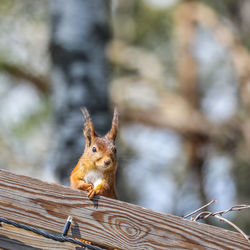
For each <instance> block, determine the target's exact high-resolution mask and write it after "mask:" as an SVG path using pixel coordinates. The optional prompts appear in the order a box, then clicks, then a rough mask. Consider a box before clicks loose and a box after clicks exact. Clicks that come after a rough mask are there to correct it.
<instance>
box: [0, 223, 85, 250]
mask: <svg viewBox="0 0 250 250" xmlns="http://www.w3.org/2000/svg"><path fill="white" fill-rule="evenodd" d="M0 245H1V247H2V248H3V249H18V250H37V249H43V250H46V249H47V250H51V249H60V250H64V249H65V250H75V249H76V247H77V246H78V245H75V244H72V243H69V242H56V241H54V240H50V239H46V238H44V237H42V236H40V235H37V234H34V233H32V232H29V231H26V230H23V229H19V228H16V227H14V226H11V225H7V224H4V223H3V225H2V227H1V229H0ZM78 249H83V248H78Z"/></svg>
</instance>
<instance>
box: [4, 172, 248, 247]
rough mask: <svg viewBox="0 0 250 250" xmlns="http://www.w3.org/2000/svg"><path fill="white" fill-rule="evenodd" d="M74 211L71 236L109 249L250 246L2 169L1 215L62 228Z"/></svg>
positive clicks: (227, 234) (206, 228) (232, 236)
mask: <svg viewBox="0 0 250 250" xmlns="http://www.w3.org/2000/svg"><path fill="white" fill-rule="evenodd" d="M68 215H71V216H72V217H73V225H72V226H71V229H70V232H69V236H70V235H73V236H74V237H77V238H82V239H85V240H88V241H91V242H92V243H93V244H96V245H98V246H103V247H106V248H119V249H250V245H249V244H248V242H247V241H246V240H245V239H244V238H243V237H242V236H241V235H240V234H238V233H235V232H232V231H228V230H224V229H221V228H217V227H214V226H210V225H205V224H201V223H198V222H192V221H189V220H185V219H183V218H180V217H177V216H174V215H170V214H163V213H157V212H154V211H151V210H149V209H145V208H142V207H139V206H136V205H133V204H128V203H125V202H122V201H118V200H112V199H108V198H106V197H100V198H99V199H98V200H94V201H90V200H89V199H88V198H87V195H86V193H85V192H83V191H78V190H73V189H71V188H69V187H64V186H60V185H56V184H48V183H45V182H42V181H40V180H37V179H34V178H30V177H25V176H20V175H15V174H13V173H10V172H7V171H3V170H0V216H1V217H5V218H8V219H11V220H15V221H17V222H21V223H25V224H29V225H31V226H35V227H39V228H41V229H46V230H50V231H54V232H58V233H60V232H62V230H63V226H64V224H65V221H66V219H67V217H68ZM0 235H3V234H2V229H1V227H0ZM0 247H1V242H0Z"/></svg>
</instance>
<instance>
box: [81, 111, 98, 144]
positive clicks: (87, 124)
mask: <svg viewBox="0 0 250 250" xmlns="http://www.w3.org/2000/svg"><path fill="white" fill-rule="evenodd" d="M81 110H82V114H83V122H84V128H83V135H84V137H85V139H86V143H87V144H88V146H90V145H91V143H92V141H93V139H94V137H95V129H94V125H93V122H92V120H91V118H90V115H89V112H88V110H87V109H86V108H85V107H81Z"/></svg>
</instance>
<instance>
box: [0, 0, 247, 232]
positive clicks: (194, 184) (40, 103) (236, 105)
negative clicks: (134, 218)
mask: <svg viewBox="0 0 250 250" xmlns="http://www.w3.org/2000/svg"><path fill="white" fill-rule="evenodd" d="M111 7H112V11H111V23H112V27H113V41H112V42H111V43H110V45H109V48H108V50H107V53H108V55H109V58H110V62H111V64H112V70H113V74H112V81H111V83H110V97H111V100H112V103H114V104H115V105H117V106H118V108H119V110H120V119H121V122H120V132H119V133H120V134H119V140H118V144H119V145H118V149H119V150H118V152H119V171H118V178H117V188H118V191H119V197H120V198H121V199H122V200H126V201H130V202H133V203H136V204H139V205H142V206H146V207H148V208H152V209H156V210H158V211H164V212H169V213H173V214H177V215H184V214H187V213H188V212H190V211H192V210H194V209H196V208H197V207H199V206H201V205H203V204H204V203H205V202H207V201H209V200H211V199H216V200H217V203H216V204H215V205H214V210H220V209H226V208H228V207H230V206H232V205H235V204H239V203H248V204H249V203H250V185H249V178H250V159H249V158H250V157H249V151H250V120H249V112H250V105H249V104H250V101H249V100H250V87H249V85H250V55H249V50H248V48H249V44H250V39H249V37H250V36H249V30H250V29H249V28H250V18H249V14H248V13H249V12H248V11H247V10H249V9H250V1H248V0H241V1H233V0H232V1H228V0H222V1H216V0H212V1H207V0H202V1H198V0H197V1H177V0H176V1H174V0H172V1H170V0H169V1H167V0H165V1H160V0H134V1H118V0H116V1H113V2H112V6H111ZM0 13H1V15H0V20H1V22H0V35H1V39H0V69H1V74H0V80H1V84H0V104H1V105H0V107H1V108H0V112H1V117H0V128H1V129H0V151H1V160H0V165H1V167H2V168H8V169H11V170H13V171H15V172H19V173H20V172H22V173H24V174H29V175H33V176H38V177H39V178H41V176H42V172H43V169H42V166H43V159H45V158H46V156H47V151H48V150H49V148H50V147H49V146H50V144H51V143H53V139H54V137H53V134H51V131H52V130H51V127H52V125H51V122H50V114H51V109H52V108H53V105H51V104H50V102H49V98H48V96H49V93H50V92H49V87H48V85H47V84H48V80H47V79H48V78H49V68H50V64H49V60H48V40H49V35H50V34H49V30H50V22H49V4H48V2H47V1H34V0H25V1H17V0H16V1H2V3H1V7H0ZM44 86H45V87H44ZM32 166H33V167H34V168H32ZM48 177H49V173H46V174H45V175H44V178H45V179H48ZM211 209H212V208H211ZM228 216H229V219H230V220H233V221H234V222H235V223H236V224H238V225H239V226H240V227H241V228H242V229H243V230H245V232H246V233H248V234H249V232H250V219H249V218H250V216H249V211H244V212H237V213H235V214H233V213H231V214H229V215H228Z"/></svg>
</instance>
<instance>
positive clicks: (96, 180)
mask: <svg viewBox="0 0 250 250" xmlns="http://www.w3.org/2000/svg"><path fill="white" fill-rule="evenodd" d="M102 179H103V173H102V172H101V171H99V170H90V171H89V172H88V173H87V174H86V175H85V177H84V181H85V182H86V183H88V184H93V185H94V187H96V186H97V185H99V184H100V183H101V182H102Z"/></svg>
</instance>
